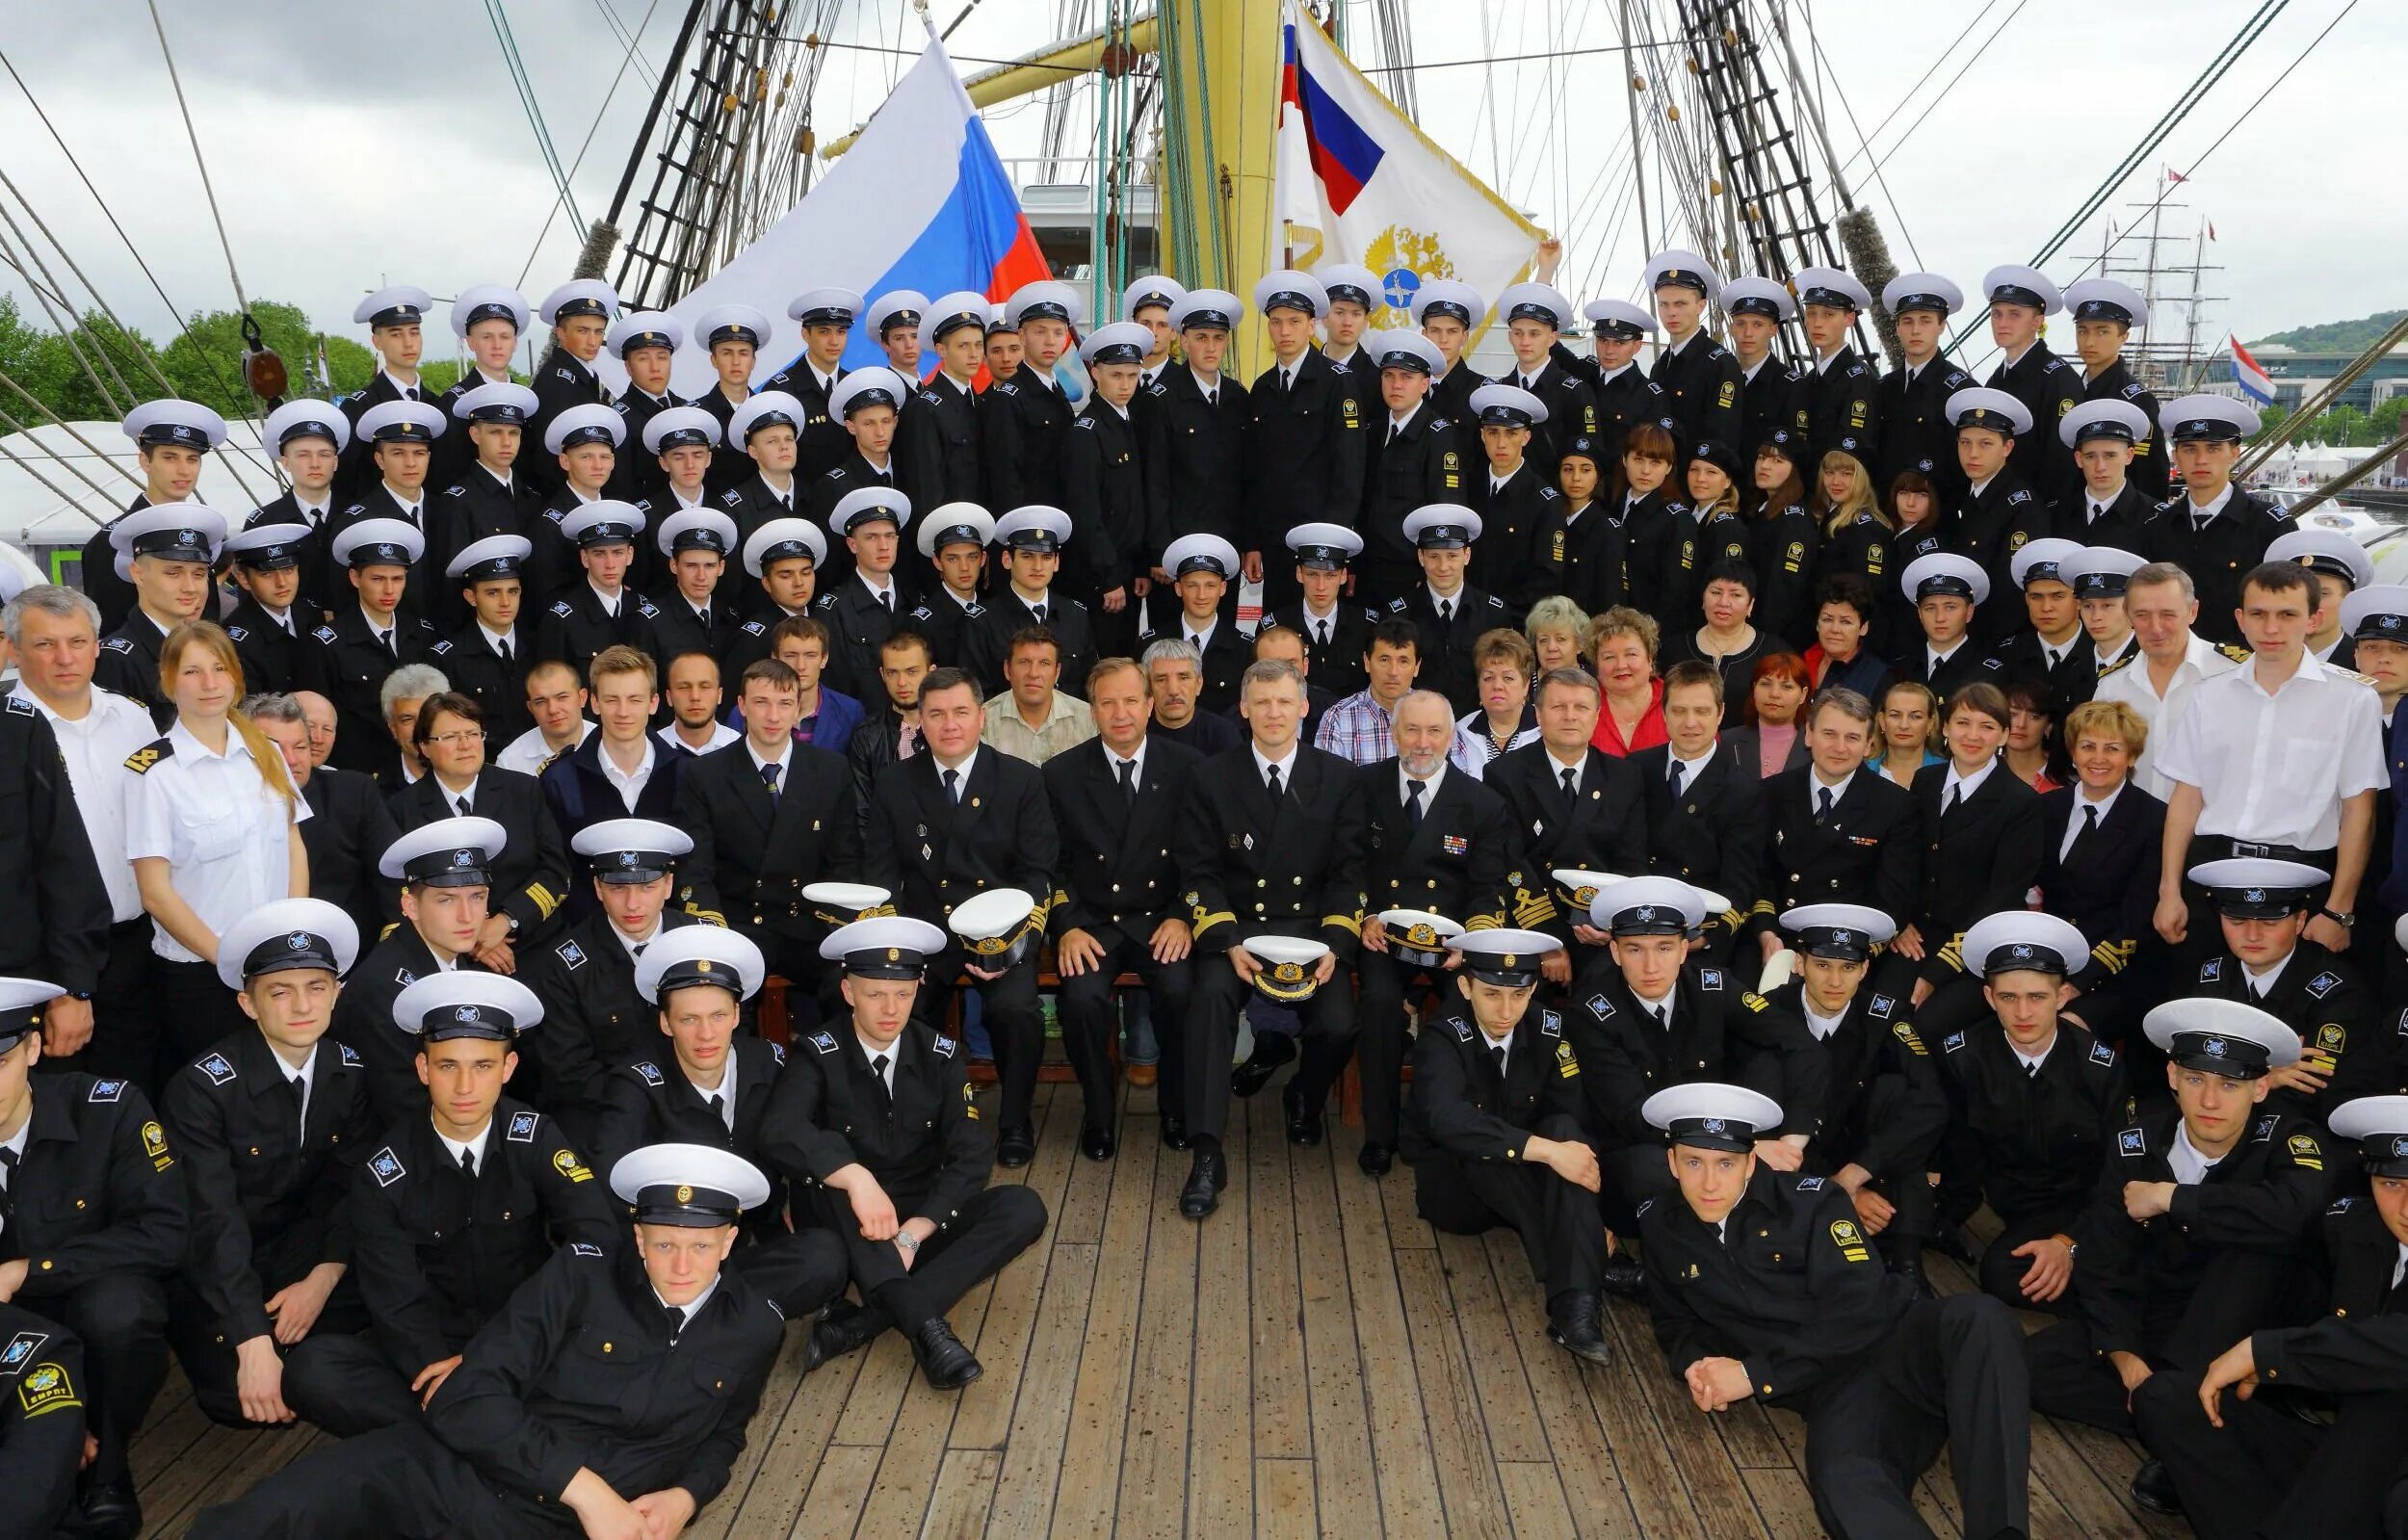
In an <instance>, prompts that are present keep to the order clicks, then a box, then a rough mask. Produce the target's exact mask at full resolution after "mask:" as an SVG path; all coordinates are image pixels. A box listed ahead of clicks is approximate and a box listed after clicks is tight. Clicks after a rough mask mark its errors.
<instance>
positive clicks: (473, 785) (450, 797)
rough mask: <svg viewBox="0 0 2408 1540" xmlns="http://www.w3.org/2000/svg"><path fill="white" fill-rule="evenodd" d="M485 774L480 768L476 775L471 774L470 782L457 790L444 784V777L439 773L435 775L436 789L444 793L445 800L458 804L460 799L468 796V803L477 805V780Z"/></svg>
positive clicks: (472, 805) (471, 805)
mask: <svg viewBox="0 0 2408 1540" xmlns="http://www.w3.org/2000/svg"><path fill="white" fill-rule="evenodd" d="M483 775H484V770H479V771H477V773H476V774H475V775H471V776H469V777H468V784H467V785H465V786H463V787H461V788H460V789H459V790H458V791H457V792H455V791H453V790H452V789H451V788H450V787H448V786H446V785H444V784H443V778H442V777H441V776H439V775H438V776H436V777H435V781H434V787H435V790H436V791H438V792H441V793H442V794H443V800H444V801H446V802H450V803H454V804H457V803H458V801H459V799H460V798H461V797H463V796H464V797H466V798H468V805H469V806H470V807H475V806H476V805H477V781H478V779H479V778H480V777H481V776H483Z"/></svg>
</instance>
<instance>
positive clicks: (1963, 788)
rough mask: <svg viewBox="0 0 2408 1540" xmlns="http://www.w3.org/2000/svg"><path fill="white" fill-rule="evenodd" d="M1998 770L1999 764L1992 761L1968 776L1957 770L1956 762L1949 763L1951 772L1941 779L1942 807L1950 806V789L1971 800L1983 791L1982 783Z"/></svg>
mask: <svg viewBox="0 0 2408 1540" xmlns="http://www.w3.org/2000/svg"><path fill="white" fill-rule="evenodd" d="M1998 768H1999V762H1998V761H1997V760H1996V759H1992V760H1990V761H1989V762H1988V763H1986V764H1984V765H1983V766H1982V767H1981V769H1979V770H1976V771H1974V772H1973V773H1972V774H1971V775H1968V774H1966V773H1965V772H1964V771H1962V770H1958V769H1957V768H1956V761H1954V760H1950V761H1949V772H1948V774H1947V775H1946V776H1944V777H1942V778H1941V782H1940V805H1941V806H1943V807H1946V806H1947V805H1948V800H1949V788H1950V787H1951V786H1953V787H1956V788H1957V789H1958V791H1959V795H1961V796H1965V797H1968V798H1970V797H1971V796H1973V795H1974V794H1975V793H1976V792H1978V791H1980V790H1981V783H1982V782H1984V781H1986V780H1988V779H1989V778H1990V776H1991V774H1992V772H1994V771H1995V770H1998Z"/></svg>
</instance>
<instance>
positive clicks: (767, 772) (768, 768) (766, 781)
mask: <svg viewBox="0 0 2408 1540" xmlns="http://www.w3.org/2000/svg"><path fill="white" fill-rule="evenodd" d="M785 768H786V767H785V766H783V765H764V766H762V767H761V785H762V788H763V789H764V790H765V791H767V792H768V793H769V794H770V805H771V806H772V807H774V806H776V805H777V772H778V771H779V770H784V769H785Z"/></svg>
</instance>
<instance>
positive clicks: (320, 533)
mask: <svg viewBox="0 0 2408 1540" xmlns="http://www.w3.org/2000/svg"><path fill="white" fill-rule="evenodd" d="M326 496H327V507H326V509H325V510H324V511H322V512H318V513H315V514H311V513H306V512H303V511H302V510H301V499H300V498H299V497H297V496H295V495H294V494H293V492H292V490H291V489H290V488H287V489H286V490H284V491H282V492H279V493H278V494H276V495H275V497H272V498H270V499H269V500H268V501H267V502H265V503H262V504H260V505H259V506H258V507H257V508H255V509H251V510H250V511H249V513H246V514H245V515H243V528H244V529H247V530H255V529H257V528H259V527H260V526H261V525H263V524H306V525H308V526H309V538H308V539H307V540H304V541H303V542H301V593H300V595H299V596H298V597H296V598H295V599H294V600H293V608H294V610H295V611H296V612H301V611H307V612H308V613H310V614H311V615H312V616H313V617H314V616H316V615H318V614H320V613H324V612H325V611H327V610H330V609H332V608H333V607H334V603H335V601H336V600H338V599H340V598H342V597H343V596H344V595H346V594H348V593H350V592H351V591H352V580H351V579H350V578H348V577H346V576H344V575H343V574H342V573H340V572H337V571H335V570H334V568H333V565H332V561H333V559H332V558H331V557H330V556H329V555H328V553H327V534H328V533H330V531H329V526H330V525H331V524H332V523H333V521H334V515H335V514H337V513H339V512H341V511H342V509H343V507H344V505H345V504H346V503H347V502H349V501H350V500H349V499H348V498H345V497H344V496H342V495H341V494H340V493H339V492H337V491H335V490H334V489H333V488H331V487H329V488H328V489H327V494H326ZM112 522H115V521H114V520H113V521H112ZM100 548H101V549H102V550H103V551H107V550H108V549H109V542H108V538H107V530H106V528H105V527H104V528H103V530H102V533H101V536H100ZM84 574H85V579H84V582H85V592H86V593H87V595H92V567H91V566H90V565H89V564H87V565H86V566H85V568H84ZM109 577H110V579H111V581H115V580H116V578H117V570H116V568H115V567H114V566H112V567H111V568H110V570H109ZM126 587H128V588H129V589H130V588H131V587H132V585H130V584H128V585H126ZM93 597H94V602H95V603H97V602H99V601H98V599H97V596H96V595H95V596H93ZM126 602H127V603H128V604H131V603H132V602H133V600H132V598H131V597H130V596H129V597H128V599H127V600H126ZM107 618H108V616H107V606H106V605H105V604H104V605H103V606H102V620H103V621H104V623H105V622H106V620H107ZM312 623H313V624H314V623H315V621H314V618H313V621H312ZM301 629H302V630H304V631H306V630H308V629H309V628H308V627H307V626H303V627H301Z"/></svg>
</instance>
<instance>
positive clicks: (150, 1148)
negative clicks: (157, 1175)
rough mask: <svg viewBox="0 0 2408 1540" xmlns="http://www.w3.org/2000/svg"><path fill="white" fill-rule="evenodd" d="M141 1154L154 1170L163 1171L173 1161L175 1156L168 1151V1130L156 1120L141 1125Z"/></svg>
mask: <svg viewBox="0 0 2408 1540" xmlns="http://www.w3.org/2000/svg"><path fill="white" fill-rule="evenodd" d="M143 1154H144V1156H145V1157H146V1158H148V1160H149V1162H150V1168H151V1169H152V1170H154V1171H164V1170H166V1169H167V1168H168V1167H169V1166H171V1165H173V1164H174V1163H175V1157H174V1156H172V1155H170V1154H169V1153H168V1131H167V1130H166V1129H163V1128H161V1127H160V1126H159V1125H158V1123H157V1122H156V1121H152V1122H146V1123H144V1125H143Z"/></svg>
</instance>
